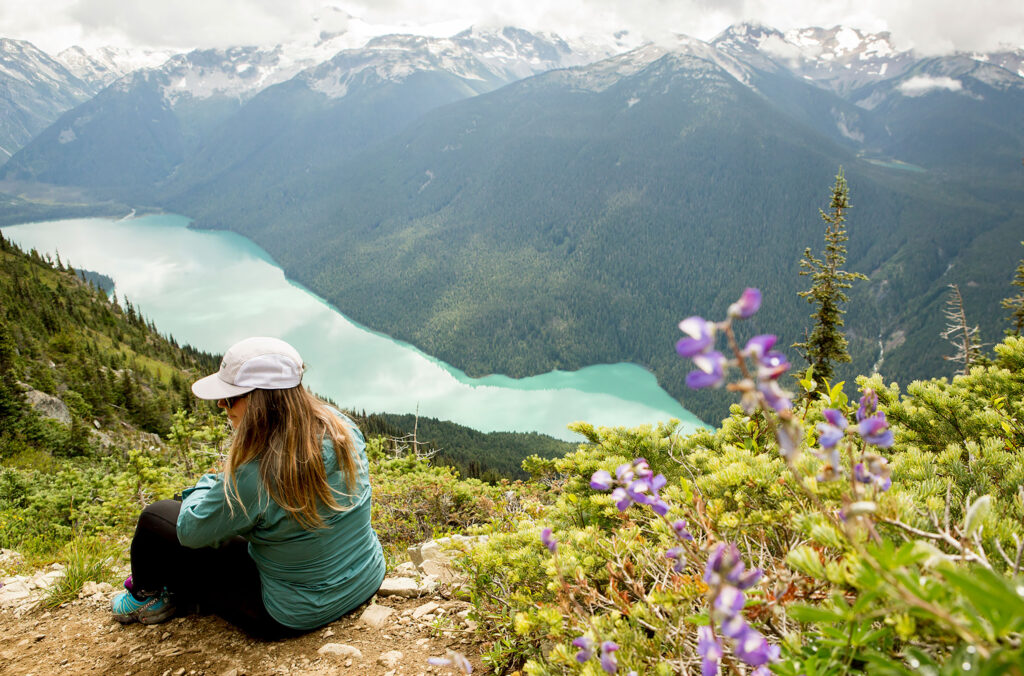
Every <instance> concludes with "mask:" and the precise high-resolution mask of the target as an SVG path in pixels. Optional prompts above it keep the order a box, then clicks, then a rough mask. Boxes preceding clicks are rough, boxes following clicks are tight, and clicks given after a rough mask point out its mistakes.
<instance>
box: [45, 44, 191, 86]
mask: <svg viewBox="0 0 1024 676" xmlns="http://www.w3.org/2000/svg"><path fill="white" fill-rule="evenodd" d="M173 55H174V52H171V51H167V50H157V49H124V48H120V47H99V48H97V49H91V50H86V49H84V48H82V47H78V46H74V47H69V48H67V49H65V50H64V51H62V52H60V53H59V54H57V60H58V61H60V62H61V63H63V64H64V66H65V67H66V68H67V69H68V70H69V71H71V72H72V73H74V74H75V75H76V76H77V77H78V78H79V79H81V80H82V81H84V82H87V83H89V84H92V85H93V86H94V87H95V88H96V89H97V91H98V90H99V89H102V88H103V87H106V86H107V85H109V84H110V83H112V82H114V81H115V80H117V79H119V78H121V77H123V76H125V75H127V74H128V73H131V72H133V71H136V70H141V69H144V68H156V67H158V66H160V65H161V64H162V63H164V62H165V61H167V59H169V58H171V56H173Z"/></svg>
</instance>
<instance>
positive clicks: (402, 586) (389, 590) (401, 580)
mask: <svg viewBox="0 0 1024 676" xmlns="http://www.w3.org/2000/svg"><path fill="white" fill-rule="evenodd" d="M377 594H379V595H380V596H404V597H405V598H414V597H416V596H419V595H420V594H421V589H420V586H419V584H417V583H416V580H414V579H412V578H411V577H389V578H385V579H384V582H383V583H382V584H381V585H380V589H378V590H377Z"/></svg>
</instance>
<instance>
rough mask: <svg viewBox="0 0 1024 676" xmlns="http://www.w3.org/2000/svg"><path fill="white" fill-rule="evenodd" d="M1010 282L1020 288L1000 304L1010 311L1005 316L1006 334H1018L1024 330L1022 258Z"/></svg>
mask: <svg viewBox="0 0 1024 676" xmlns="http://www.w3.org/2000/svg"><path fill="white" fill-rule="evenodd" d="M1021 244H1024V242H1021ZM1011 284H1013V285H1014V286H1016V287H1017V288H1018V289H1020V292H1019V293H1018V294H1017V295H1016V296H1011V297H1009V298H1004V299H1003V302H1002V306H1003V307H1004V308H1005V309H1007V310H1009V311H1010V316H1009V317H1007V319H1008V320H1009V322H1010V328H1009V329H1007V330H1006V335H1008V336H1019V335H1021V332H1022V331H1024V259H1021V261H1020V263H1018V264H1017V273H1016V275H1015V276H1014V278H1013V281H1012V282H1011Z"/></svg>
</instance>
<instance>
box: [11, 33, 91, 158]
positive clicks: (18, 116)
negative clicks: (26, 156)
mask: <svg viewBox="0 0 1024 676" xmlns="http://www.w3.org/2000/svg"><path fill="white" fill-rule="evenodd" d="M0 92H2V95H0V163H3V162H5V161H6V160H7V158H9V157H10V156H11V155H13V154H14V153H15V152H17V150H18V149H19V148H21V147H22V146H23V145H24V144H25V143H27V142H28V141H30V140H31V139H32V137H33V136H35V135H36V134H38V133H39V132H40V131H42V130H43V129H45V128H46V127H47V126H48V125H50V124H51V123H52V122H53V121H54V120H56V119H57V117H59V116H60V114H61V113H63V112H64V111H65V110H68V109H69V108H72V107H74V106H76V105H78V104H79V103H81V102H83V101H85V100H87V99H88V98H89V97H90V96H91V95H92V94H93V93H94V92H93V91H92V90H91V89H90V87H89V86H88V85H87V84H86V83H84V82H82V80H80V79H79V78H77V77H75V75H74V74H72V73H71V72H69V71H68V69H67V68H65V67H64V66H63V65H62V64H61V63H59V62H58V61H56V60H55V59H53V58H51V57H50V56H49V55H47V54H46V53H45V52H43V51H42V50H40V49H38V48H36V47H35V46H34V45H33V44H32V43H30V42H25V41H23V40H11V39H8V38H0Z"/></svg>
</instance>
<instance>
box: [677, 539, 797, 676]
mask: <svg viewBox="0 0 1024 676" xmlns="http://www.w3.org/2000/svg"><path fill="white" fill-rule="evenodd" d="M761 574H762V573H761V569H760V568H752V569H750V570H747V569H746V566H744V564H743V561H742V560H741V559H740V554H739V550H737V549H736V546H735V545H732V544H725V543H723V544H720V545H718V548H717V549H716V550H715V552H714V553H713V554H712V555H711V556H710V557H709V558H708V562H707V566H706V568H705V571H704V581H705V582H706V583H707V584H708V588H709V590H710V592H709V593H710V595H711V598H712V601H711V608H712V611H711V618H712V619H713V620H714V621H715V622H717V623H718V626H719V627H720V631H721V633H722V635H723V636H725V637H726V638H728V639H730V640H731V641H732V647H733V653H734V654H735V655H736V657H737V658H739V659H740V660H741V661H743V662H744V663H745V664H748V665H750V666H752V667H755V670H754V671H753V674H754V675H755V676H766V675H767V674H770V673H771V672H770V671H769V670H768V667H767V666H765V665H766V664H768V663H769V662H774V661H776V660H778V659H779V652H780V651H779V647H778V646H773V645H771V644H770V643H768V641H767V640H766V639H765V638H764V636H762V635H761V633H760V632H758V631H757V630H756V629H754V628H753V627H751V626H750V625H749V624H747V621H746V619H744V617H743V615H742V614H741V612H740V611H741V610H742V609H743V606H744V604H745V603H746V596H745V595H744V593H743V592H745V591H746V590H748V589H750V588H751V587H753V586H754V585H755V584H757V582H758V580H760V579H761ZM713 626H714V625H710V626H705V627H701V628H700V629H698V632H697V653H698V654H699V655H700V657H701V674H702V676H713V675H714V674H717V673H718V670H719V666H720V663H721V659H722V655H723V649H722V644H721V642H720V641H719V640H718V638H717V637H716V636H715V631H714V628H713Z"/></svg>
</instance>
